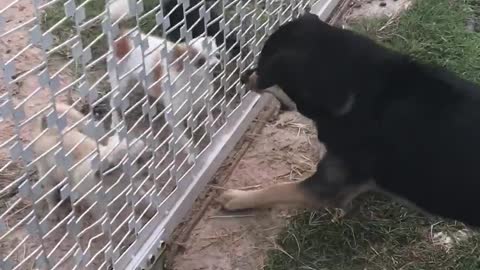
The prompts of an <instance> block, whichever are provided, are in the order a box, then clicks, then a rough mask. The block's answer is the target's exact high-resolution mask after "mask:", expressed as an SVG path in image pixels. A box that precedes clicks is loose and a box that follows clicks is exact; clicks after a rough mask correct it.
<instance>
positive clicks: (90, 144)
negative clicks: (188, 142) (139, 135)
mask: <svg viewBox="0 0 480 270" xmlns="http://www.w3.org/2000/svg"><path fill="white" fill-rule="evenodd" d="M56 111H57V113H58V114H59V115H60V116H61V117H65V118H66V121H67V123H68V125H67V126H66V127H65V129H63V130H59V129H57V128H47V120H46V116H42V117H40V119H38V120H37V123H35V124H34V126H33V129H32V131H33V135H34V136H35V137H37V136H38V139H37V140H36V141H35V142H34V144H33V150H34V153H35V154H36V156H38V157H40V158H39V160H38V161H37V162H36V163H35V165H36V167H37V170H38V173H39V176H40V179H42V180H41V181H42V187H43V190H44V191H45V192H46V193H48V195H47V197H46V201H47V204H48V208H49V210H50V211H53V210H55V209H56V207H57V204H58V203H59V201H60V200H59V198H58V195H59V192H60V189H61V188H62V187H64V186H65V184H66V183H64V182H63V181H64V180H66V179H68V178H66V177H67V170H68V171H69V172H70V175H71V178H70V179H71V181H72V182H71V183H70V185H71V187H70V188H71V192H72V193H74V194H77V195H78V196H75V197H78V198H72V197H71V196H70V200H71V203H72V205H79V206H80V205H81V206H83V207H82V208H85V209H89V208H91V209H92V210H91V211H92V212H91V213H93V215H94V218H95V219H96V220H99V219H100V218H101V217H102V216H103V215H104V213H105V211H104V210H103V209H102V206H100V205H98V201H97V198H96V196H95V192H96V190H98V185H99V184H100V182H101V181H102V177H101V176H100V173H103V183H102V184H106V186H103V187H104V188H105V190H106V192H107V193H109V194H110V195H111V197H113V198H114V197H116V196H118V194H121V193H122V192H124V190H125V188H126V187H127V186H128V185H129V183H130V180H129V179H128V178H127V177H125V176H122V175H121V174H122V172H121V171H122V166H120V165H121V164H122V162H123V160H124V158H125V157H126V156H127V155H128V154H130V156H132V157H133V160H135V161H134V162H131V164H132V166H133V167H136V164H137V162H140V163H141V162H143V161H142V160H143V155H145V153H144V152H143V149H144V146H145V144H144V143H143V142H142V141H140V140H139V141H137V142H135V143H133V144H132V145H130V146H128V143H127V141H126V139H120V138H119V135H118V134H117V133H115V134H114V135H113V136H111V137H110V138H109V139H108V142H107V143H106V145H101V144H99V145H98V154H99V160H100V166H99V168H98V169H97V170H94V169H93V168H92V159H94V158H95V156H96V151H97V143H96V142H95V140H94V139H92V138H90V137H88V136H87V135H85V134H84V133H83V132H82V131H83V129H84V128H83V127H84V125H83V124H84V122H85V121H86V119H85V116H84V115H83V114H81V113H80V112H79V111H77V110H76V109H75V108H72V107H70V106H69V105H66V104H63V103H57V105H56ZM59 142H60V144H61V145H62V146H63V150H64V152H65V154H66V156H65V157H70V159H71V162H67V164H68V163H71V164H72V166H68V167H69V168H62V167H61V166H59V165H58V161H57V159H56V154H57V151H58V148H57V147H56V145H59ZM132 183H133V186H134V187H135V186H136V185H135V184H136V183H135V180H132ZM95 187H97V188H95ZM135 189H137V188H135ZM139 193H141V194H139V195H140V196H142V195H143V194H144V192H143V190H140V191H139ZM96 202H97V204H96V205H95V203H96ZM140 208H142V210H144V209H149V208H148V207H147V205H142V206H141V207H140ZM61 210H66V209H61ZM149 210H150V211H148V212H147V214H146V216H147V217H148V218H150V217H152V216H153V215H154V211H153V209H149ZM61 212H65V211H61ZM61 212H60V213H61ZM60 213H59V211H57V214H56V215H53V216H54V217H55V219H53V221H54V222H56V221H57V220H59V218H60V217H61V214H60ZM49 216H52V215H49Z"/></svg>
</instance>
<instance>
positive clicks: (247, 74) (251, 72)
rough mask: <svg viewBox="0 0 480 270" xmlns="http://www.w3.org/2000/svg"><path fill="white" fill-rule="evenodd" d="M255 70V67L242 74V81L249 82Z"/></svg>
mask: <svg viewBox="0 0 480 270" xmlns="http://www.w3.org/2000/svg"><path fill="white" fill-rule="evenodd" d="M254 72H255V69H247V70H246V71H245V72H243V74H242V75H241V76H240V81H241V82H242V84H248V82H249V80H250V75H252V74H253V73H254Z"/></svg>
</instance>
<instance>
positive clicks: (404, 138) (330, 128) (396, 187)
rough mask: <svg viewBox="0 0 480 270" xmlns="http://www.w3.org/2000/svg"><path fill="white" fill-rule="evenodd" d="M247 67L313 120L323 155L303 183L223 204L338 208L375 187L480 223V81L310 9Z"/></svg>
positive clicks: (260, 87)
mask: <svg viewBox="0 0 480 270" xmlns="http://www.w3.org/2000/svg"><path fill="white" fill-rule="evenodd" d="M245 75H246V76H245V78H246V80H244V81H246V82H247V83H248V85H249V86H250V88H251V90H253V91H255V92H258V93H264V92H271V93H273V94H274V95H275V96H276V97H278V98H279V100H280V101H281V102H282V103H283V104H284V105H285V106H286V107H289V108H291V109H294V108H295V107H297V108H298V110H299V112H300V113H302V114H303V115H305V116H306V117H308V118H310V119H312V120H313V121H314V122H315V123H316V127H317V129H318V139H319V140H320V141H322V142H324V143H325V145H326V147H327V151H328V153H327V154H326V156H325V158H324V159H323V160H322V161H321V162H320V163H319V164H318V167H317V171H316V173H315V174H314V175H313V176H312V177H310V178H308V179H306V180H304V181H300V182H295V183H285V184H278V185H273V186H271V187H267V188H264V189H260V190H253V191H241V190H227V191H226V192H225V193H224V194H223V195H221V197H220V198H219V201H220V202H221V203H222V204H223V206H224V208H225V209H228V210H238V209H246V208H256V207H262V206H271V205H273V204H279V203H303V204H308V205H310V206H314V207H322V206H335V207H343V206H345V204H346V203H347V202H350V201H351V200H352V199H353V198H354V197H355V196H357V195H358V194H360V193H362V192H365V191H368V190H374V191H381V192H384V193H387V194H390V195H392V196H394V197H397V198H400V199H403V200H404V201H407V202H410V203H412V204H413V205H415V206H416V207H418V208H420V209H422V210H424V211H426V212H428V213H430V214H434V215H438V216H442V217H444V218H449V219H455V220H458V221H462V222H464V223H466V224H469V225H471V226H480V214H478V213H477V212H476V211H475V207H476V205H480V196H479V191H480V165H479V164H480V87H479V86H477V85H475V84H474V83H471V82H468V81H465V80H463V79H461V78H459V77H458V76H456V75H455V74H452V73H451V72H449V71H447V70H445V69H442V68H439V67H434V66H430V65H426V64H421V63H418V62H416V61H415V60H413V59H412V58H411V57H408V56H405V55H402V54H400V53H397V52H395V51H392V50H390V49H387V48H384V47H382V46H380V45H377V44H376V43H375V42H374V41H372V40H370V39H368V38H366V37H364V36H361V35H359V34H356V33H353V32H351V31H348V30H342V29H338V28H335V27H332V26H330V25H328V24H326V23H324V22H322V21H321V20H320V19H319V18H318V17H317V16H315V15H312V14H306V15H303V16H302V17H300V18H299V19H296V20H294V21H292V22H289V23H287V24H285V25H283V26H281V27H280V28H279V29H278V30H277V31H276V32H275V33H273V34H272V35H271V36H270V37H269V39H268V40H267V42H266V43H265V45H264V47H263V50H262V52H261V54H260V58H259V61H258V66H257V68H256V70H254V71H250V72H249V73H248V74H245Z"/></svg>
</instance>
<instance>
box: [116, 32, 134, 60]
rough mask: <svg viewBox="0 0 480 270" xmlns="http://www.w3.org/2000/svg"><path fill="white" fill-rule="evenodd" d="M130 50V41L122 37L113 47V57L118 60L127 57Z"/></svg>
mask: <svg viewBox="0 0 480 270" xmlns="http://www.w3.org/2000/svg"><path fill="white" fill-rule="evenodd" d="M131 49H132V48H131V47H130V41H129V39H128V37H127V36H123V37H121V38H119V39H118V40H117V41H115V45H114V49H113V50H114V53H115V56H116V57H117V58H119V59H122V58H123V57H125V55H127V53H128V52H130V50H131Z"/></svg>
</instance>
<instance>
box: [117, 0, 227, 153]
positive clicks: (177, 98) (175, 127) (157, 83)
mask: <svg viewBox="0 0 480 270" xmlns="http://www.w3.org/2000/svg"><path fill="white" fill-rule="evenodd" d="M110 16H111V18H112V21H117V20H119V19H126V18H128V17H129V15H128V2H127V0H116V1H114V2H112V3H111V5H110ZM135 35H140V38H141V40H142V42H146V43H147V44H148V48H147V49H145V50H142V48H141V47H140V46H135V44H134V41H133V38H132V37H133V36H135ZM111 50H112V52H113V53H112V56H111V57H114V58H115V62H116V63H117V65H116V68H113V69H110V70H109V77H110V81H111V86H112V91H114V92H113V93H112V94H111V96H110V105H111V107H112V108H117V107H118V106H119V104H120V99H122V98H124V96H125V95H126V93H127V92H128V91H129V90H130V89H128V85H129V83H130V82H131V81H132V80H136V81H138V82H140V83H142V85H143V87H144V89H146V90H147V93H148V94H149V95H150V96H152V97H154V98H159V99H160V101H161V102H162V103H163V105H164V106H165V107H170V106H171V109H172V111H173V117H170V118H168V114H167V119H166V120H167V122H168V124H169V125H170V127H171V129H172V131H173V132H174V133H175V134H177V137H178V138H179V142H180V143H181V145H182V146H184V145H186V144H187V143H188V139H187V137H186V136H185V133H186V129H187V126H186V124H185V120H186V118H187V117H188V115H189V112H191V114H192V115H193V116H194V117H195V116H196V115H197V114H198V113H199V112H200V111H201V110H202V108H203V107H204V106H205V102H204V100H205V98H206V97H209V96H211V95H212V94H213V86H212V80H213V75H212V73H211V70H212V68H214V67H215V66H217V65H218V64H219V63H220V59H219V51H218V48H217V46H216V44H215V40H214V39H213V38H212V37H198V38H196V39H194V40H192V44H191V45H188V44H186V43H180V44H175V43H173V42H171V41H168V40H165V39H163V38H160V37H155V36H151V35H146V34H144V33H138V32H137V31H133V30H126V31H123V32H122V33H121V35H120V37H119V38H117V39H116V40H115V41H114V43H113V48H111ZM143 66H144V67H145V73H143V69H142V67H143ZM142 74H146V75H147V78H148V79H147V80H145V78H143V77H142V76H141V75H142ZM167 77H169V79H170V83H165V80H166V78H167ZM190 102H191V104H190ZM119 122H120V115H119V113H118V111H117V110H114V111H113V115H112V126H111V127H112V128H114V127H115V126H116V125H118V123H119ZM194 125H196V124H195V123H194ZM188 154H189V161H190V162H193V156H192V154H193V153H188Z"/></svg>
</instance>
